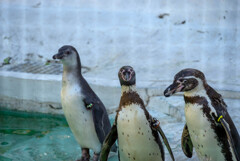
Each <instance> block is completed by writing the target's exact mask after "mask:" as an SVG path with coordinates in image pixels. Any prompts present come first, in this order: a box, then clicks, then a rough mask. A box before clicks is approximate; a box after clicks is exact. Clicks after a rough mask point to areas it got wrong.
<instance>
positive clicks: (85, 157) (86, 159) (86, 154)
mask: <svg viewBox="0 0 240 161" xmlns="http://www.w3.org/2000/svg"><path fill="white" fill-rule="evenodd" d="M77 161H90V155H89V149H87V148H82V157H81V158H80V159H79V160H77Z"/></svg>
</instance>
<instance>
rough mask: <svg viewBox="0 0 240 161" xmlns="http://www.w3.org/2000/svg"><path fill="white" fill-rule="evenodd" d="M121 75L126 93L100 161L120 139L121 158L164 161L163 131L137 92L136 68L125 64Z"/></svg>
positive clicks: (122, 97) (103, 159)
mask: <svg viewBox="0 0 240 161" xmlns="http://www.w3.org/2000/svg"><path fill="white" fill-rule="evenodd" d="M118 77H119V80H120V84H121V93H122V95H121V100H120V105H119V108H118V110H117V114H116V118H115V123H114V125H113V126H112V130H111V132H110V133H109V135H108V136H107V137H106V140H105V141H104V144H103V148H102V152H101V155H100V160H101V161H106V160H107V156H108V153H109V149H110V148H111V145H112V144H113V143H114V142H115V141H116V140H117V139H118V145H119V160H121V161H163V160H164V148H163V146H162V143H161V140H160V137H159V134H158V132H157V131H156V130H154V129H153V128H152V117H151V115H150V114H149V113H148V111H147V110H146V108H145V106H144V103H143V100H142V99H141V98H140V96H139V94H138V93H137V91H136V85H135V83H136V77H135V71H134V70H133V68H132V67H130V66H123V67H122V68H121V69H120V70H119V73H118ZM164 139H166V138H164ZM169 147H170V146H169Z"/></svg>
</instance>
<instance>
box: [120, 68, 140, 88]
mask: <svg viewBox="0 0 240 161" xmlns="http://www.w3.org/2000/svg"><path fill="white" fill-rule="evenodd" d="M118 78H119V81H120V84H121V86H122V85H126V86H131V85H135V83H136V74H135V71H134V70H133V68H132V67H131V66H123V67H122V68H121V69H120V70H119V72H118Z"/></svg>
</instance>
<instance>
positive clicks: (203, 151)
mask: <svg viewBox="0 0 240 161" xmlns="http://www.w3.org/2000/svg"><path fill="white" fill-rule="evenodd" d="M177 92H184V100H185V117H186V125H185V127H184V129H183V133H182V150H183V152H184V154H185V155H186V156H187V157H189V158H191V157H192V152H193V147H194V148H195V150H196V152H197V156H198V158H199V159H200V160H202V161H210V160H211V161H239V158H240V137H239V134H238V131H237V129H236V127H235V125H234V123H233V121H232V119H231V117H230V115H229V114H228V112H227V105H226V104H225V102H224V101H223V98H222V96H221V95H220V94H219V93H217V92H216V91H215V90H214V89H213V88H212V87H210V86H209V85H208V84H207V81H206V79H205V76H204V74H203V73H202V72H201V71H199V70H196V69H184V70H182V71H180V72H179V73H177V74H176V75H175V77H174V81H173V84H171V85H170V86H169V87H168V88H167V89H166V90H165V91H164V95H165V96H166V97H169V96H171V95H172V94H174V93H177Z"/></svg>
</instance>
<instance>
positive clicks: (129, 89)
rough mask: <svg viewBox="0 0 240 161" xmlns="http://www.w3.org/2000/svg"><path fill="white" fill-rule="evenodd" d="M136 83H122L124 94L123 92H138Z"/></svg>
mask: <svg viewBox="0 0 240 161" xmlns="http://www.w3.org/2000/svg"><path fill="white" fill-rule="evenodd" d="M136 91H137V90H136V85H135V84H134V85H131V86H125V85H122V87H121V93H122V95H123V93H131V92H136Z"/></svg>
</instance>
